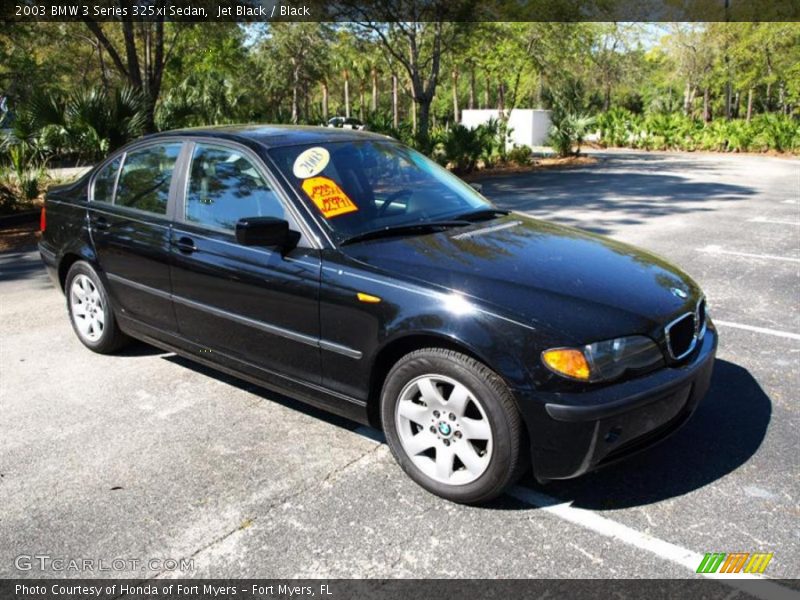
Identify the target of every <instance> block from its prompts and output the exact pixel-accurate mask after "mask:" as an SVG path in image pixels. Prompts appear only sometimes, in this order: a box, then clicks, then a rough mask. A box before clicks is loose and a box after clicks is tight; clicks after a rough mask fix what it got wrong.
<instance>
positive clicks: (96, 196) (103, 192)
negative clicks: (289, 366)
mask: <svg viewBox="0 0 800 600" xmlns="http://www.w3.org/2000/svg"><path fill="white" fill-rule="evenodd" d="M121 162H122V157H118V158H115V159H114V160H112V161H111V162H110V163H108V164H107V165H106V166H105V167H103V168H102V169H100V172H99V173H97V176H96V177H95V178H94V192H93V193H92V200H93V201H94V202H108V203H111V202H113V201H114V185H115V184H116V183H117V171H119V165H120V163H121Z"/></svg>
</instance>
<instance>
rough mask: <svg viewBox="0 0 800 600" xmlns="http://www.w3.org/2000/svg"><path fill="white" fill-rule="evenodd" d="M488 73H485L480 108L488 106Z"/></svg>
mask: <svg viewBox="0 0 800 600" xmlns="http://www.w3.org/2000/svg"><path fill="white" fill-rule="evenodd" d="M490 85H491V84H490V83H489V75H486V87H485V88H484V89H483V106H482V107H481V108H484V107H485V108H489V86H490Z"/></svg>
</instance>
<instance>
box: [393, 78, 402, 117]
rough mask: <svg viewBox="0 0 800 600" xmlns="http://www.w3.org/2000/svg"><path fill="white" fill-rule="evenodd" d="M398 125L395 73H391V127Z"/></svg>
mask: <svg viewBox="0 0 800 600" xmlns="http://www.w3.org/2000/svg"><path fill="white" fill-rule="evenodd" d="M399 125H400V115H399V107H398V106H397V74H396V73H392V127H394V128H395V129H397V128H398V126H399Z"/></svg>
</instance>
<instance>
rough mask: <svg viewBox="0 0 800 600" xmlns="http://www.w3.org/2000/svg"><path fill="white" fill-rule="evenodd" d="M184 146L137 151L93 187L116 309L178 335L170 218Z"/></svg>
mask: <svg viewBox="0 0 800 600" xmlns="http://www.w3.org/2000/svg"><path fill="white" fill-rule="evenodd" d="M182 147H183V144H182V143H181V142H180V141H164V142H159V143H150V144H146V145H143V146H137V147H134V148H132V149H131V150H129V151H127V152H126V153H125V154H123V155H120V156H118V157H116V158H114V159H112V160H111V161H109V162H108V163H107V164H106V165H105V166H103V167H102V168H101V169H100V170H99V171H98V173H97V175H96V176H95V178H94V180H93V182H92V187H91V202H89V211H88V212H89V230H90V232H91V236H92V241H93V242H94V246H95V251H96V252H97V259H98V262H99V264H100V268H101V269H102V270H103V272H104V273H105V274H106V277H107V279H108V286H109V289H110V292H111V294H112V297H113V298H114V300H115V303H116V306H117V307H118V309H119V310H120V312H121V314H122V316H123V317H127V318H130V319H134V320H136V321H138V322H140V323H143V324H145V325H149V326H150V327H152V328H153V329H154V330H155V331H156V332H158V331H167V332H173V333H174V332H175V331H176V330H177V322H176V320H175V314H174V311H173V309H172V302H171V300H170V293H171V284H170V271H169V261H170V231H171V224H170V216H171V212H174V210H175V209H174V202H175V189H174V185H175V181H173V179H174V177H173V175H174V173H175V170H176V165H177V164H178V157H179V155H180V152H181V149H182Z"/></svg>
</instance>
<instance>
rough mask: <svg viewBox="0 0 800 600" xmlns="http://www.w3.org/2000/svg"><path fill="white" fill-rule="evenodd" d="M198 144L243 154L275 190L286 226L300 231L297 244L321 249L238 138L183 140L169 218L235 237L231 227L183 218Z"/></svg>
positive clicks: (277, 184)
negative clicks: (171, 211) (183, 147)
mask: <svg viewBox="0 0 800 600" xmlns="http://www.w3.org/2000/svg"><path fill="white" fill-rule="evenodd" d="M198 145H202V146H204V147H212V148H217V149H222V150H229V151H233V152H238V153H239V154H241V155H242V157H244V158H246V159H247V160H248V161H250V163H251V164H252V165H253V168H255V169H256V171H257V172H258V174H259V175H261V177H262V178H263V179H264V181H265V182H266V183H267V185H269V186H270V189H271V190H272V191H273V192H274V193H275V197H276V198H277V200H278V202H279V203H280V204H281V206H282V207H283V209H284V212H285V213H286V220H287V221H288V222H289V227H290V229H291V228H295V229H296V230H298V231H299V232H300V234H301V237H300V241H299V242H298V245H299V246H300V247H309V248H313V249H315V250H321V249H322V247H323V246H322V243H321V242H320V240H319V237H318V235H317V234H316V233H315V232H314V231H313V229H312V228H311V227H310V226H309V224H308V223H307V222H306V220H305V219H304V218H303V217H302V215H301V214H300V213H299V212H298V210H297V208H296V207H295V206H294V205H293V204H292V202H291V200H290V199H289V197H288V196H287V194H286V190H285V189H284V188H283V186H282V185H281V184H280V182H279V181H278V180H277V179H276V178H275V176H274V175H273V173H272V171H271V170H270V169H269V167H268V166H267V164H266V162H265V161H264V160H263V159H262V158H261V157H260V156H259V155H258V154H257V153H256V152H254V151H253V150H252V149H250V148H248V147H247V146H245V145H243V144H240V143H238V142H235V141H232V140H228V139H220V138H209V137H199V136H198V137H192V138H189V139H187V140H185V154H184V156H183V163H182V165H181V169H182V171H181V172H180V173H178V174H177V176H178V177H177V179H178V182H177V189H176V202H175V212H174V216H173V217H172V221H173V222H174V223H176V224H177V225H180V226H185V227H191V228H194V229H197V230H199V231H208V232H211V233H215V234H217V235H225V236H229V237H230V238H232V239H235V237H236V232H235V230H230V229H219V228H216V227H212V226H210V225H204V224H202V223H194V222H192V221H187V220H186V198H187V195H188V190H189V177H190V175H191V166H192V159H193V157H194V150H195V148H196V147H197V146H198Z"/></svg>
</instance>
